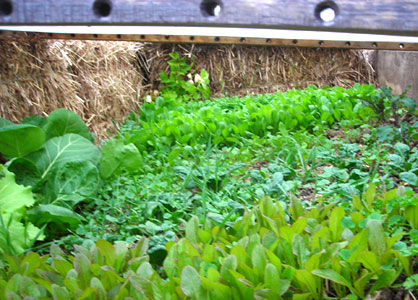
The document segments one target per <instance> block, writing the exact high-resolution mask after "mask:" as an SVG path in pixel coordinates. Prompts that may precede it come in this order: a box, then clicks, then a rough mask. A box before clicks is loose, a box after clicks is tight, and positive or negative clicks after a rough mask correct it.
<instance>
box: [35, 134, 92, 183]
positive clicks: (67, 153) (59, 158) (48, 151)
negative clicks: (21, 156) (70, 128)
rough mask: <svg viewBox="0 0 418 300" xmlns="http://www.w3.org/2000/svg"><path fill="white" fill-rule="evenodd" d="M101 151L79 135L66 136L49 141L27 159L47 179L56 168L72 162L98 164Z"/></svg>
mask: <svg viewBox="0 0 418 300" xmlns="http://www.w3.org/2000/svg"><path fill="white" fill-rule="evenodd" d="M99 155H100V151H99V149H98V148H97V147H96V146H94V145H93V144H92V143H91V142H90V141H89V140H87V139H85V138H83V137H82V136H80V135H78V134H72V133H69V134H65V135H63V136H59V137H54V138H52V139H50V140H48V141H47V142H46V143H45V144H44V146H43V147H42V148H41V149H40V150H39V151H37V152H35V153H33V154H31V155H30V156H28V157H27V158H28V159H30V160H32V161H33V162H34V163H35V165H36V166H37V168H38V170H39V171H40V173H41V177H42V178H43V179H45V178H46V177H47V176H48V175H49V174H51V172H52V171H53V170H54V168H58V167H59V166H61V165H63V164H65V163H67V162H72V161H90V162H91V163H93V164H97V162H98V160H99Z"/></svg>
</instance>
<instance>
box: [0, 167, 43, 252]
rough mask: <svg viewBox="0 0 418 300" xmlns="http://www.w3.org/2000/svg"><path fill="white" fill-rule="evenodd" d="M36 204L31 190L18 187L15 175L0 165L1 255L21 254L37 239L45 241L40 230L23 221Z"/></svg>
mask: <svg viewBox="0 0 418 300" xmlns="http://www.w3.org/2000/svg"><path fill="white" fill-rule="evenodd" d="M34 202H35V200H34V198H33V195H32V192H31V190H30V188H29V187H23V186H21V185H17V184H16V183H15V181H14V174H13V173H11V172H9V171H7V169H6V168H5V167H4V166H3V165H0V253H3V252H7V253H9V254H20V253H22V252H23V251H24V250H25V249H26V248H27V247H29V246H30V245H31V243H32V242H34V239H35V238H36V237H37V238H38V239H43V235H38V234H39V233H40V230H39V228H37V227H35V226H34V225H32V224H31V223H30V222H26V223H25V224H23V220H22V219H21V218H22V216H23V214H24V212H25V208H26V207H29V206H31V205H33V203H34Z"/></svg>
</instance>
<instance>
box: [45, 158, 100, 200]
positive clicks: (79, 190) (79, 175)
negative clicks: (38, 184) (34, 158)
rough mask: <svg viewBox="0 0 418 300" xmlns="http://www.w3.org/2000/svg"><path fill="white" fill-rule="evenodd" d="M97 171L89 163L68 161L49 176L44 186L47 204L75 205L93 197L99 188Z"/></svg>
mask: <svg viewBox="0 0 418 300" xmlns="http://www.w3.org/2000/svg"><path fill="white" fill-rule="evenodd" d="M99 183H100V179H99V170H98V169H97V167H96V166H95V165H94V164H93V163H91V162H90V161H70V162H67V163H65V164H63V165H60V166H59V168H55V171H54V172H53V174H51V176H49V178H48V181H47V184H46V186H45V188H46V191H47V192H48V193H46V196H47V197H46V198H47V201H48V202H49V203H59V202H62V201H64V202H71V205H75V204H77V203H78V202H80V201H83V200H85V199H86V198H88V197H93V196H94V195H95V194H96V192H97V190H98V187H99Z"/></svg>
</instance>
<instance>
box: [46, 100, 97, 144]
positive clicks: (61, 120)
mask: <svg viewBox="0 0 418 300" xmlns="http://www.w3.org/2000/svg"><path fill="white" fill-rule="evenodd" d="M44 130H45V132H46V136H47V139H48V140H49V139H51V138H53V137H57V136H63V135H65V134H68V133H74V134H78V135H81V136H82V137H84V138H85V139H87V140H90V141H92V142H94V139H93V137H92V135H91V133H90V131H89V129H88V127H87V126H86V124H84V122H83V121H82V120H81V119H80V117H79V116H78V115H77V114H76V113H75V112H73V111H71V110H68V109H65V108H60V109H57V110H54V111H53V112H52V113H50V114H49V116H48V118H47V123H46V125H45V127H44Z"/></svg>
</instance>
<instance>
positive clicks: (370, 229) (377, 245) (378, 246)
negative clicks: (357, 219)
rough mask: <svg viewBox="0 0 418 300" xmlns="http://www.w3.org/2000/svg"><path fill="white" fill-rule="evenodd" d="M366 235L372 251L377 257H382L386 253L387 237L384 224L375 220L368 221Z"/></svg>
mask: <svg viewBox="0 0 418 300" xmlns="http://www.w3.org/2000/svg"><path fill="white" fill-rule="evenodd" d="M366 233H367V241H368V243H369V248H370V250H371V251H372V252H374V254H376V256H377V257H382V256H383V254H384V253H385V252H386V235H385V231H384V229H383V226H382V223H381V222H380V221H379V220H374V219H371V220H369V221H367V224H366Z"/></svg>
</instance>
